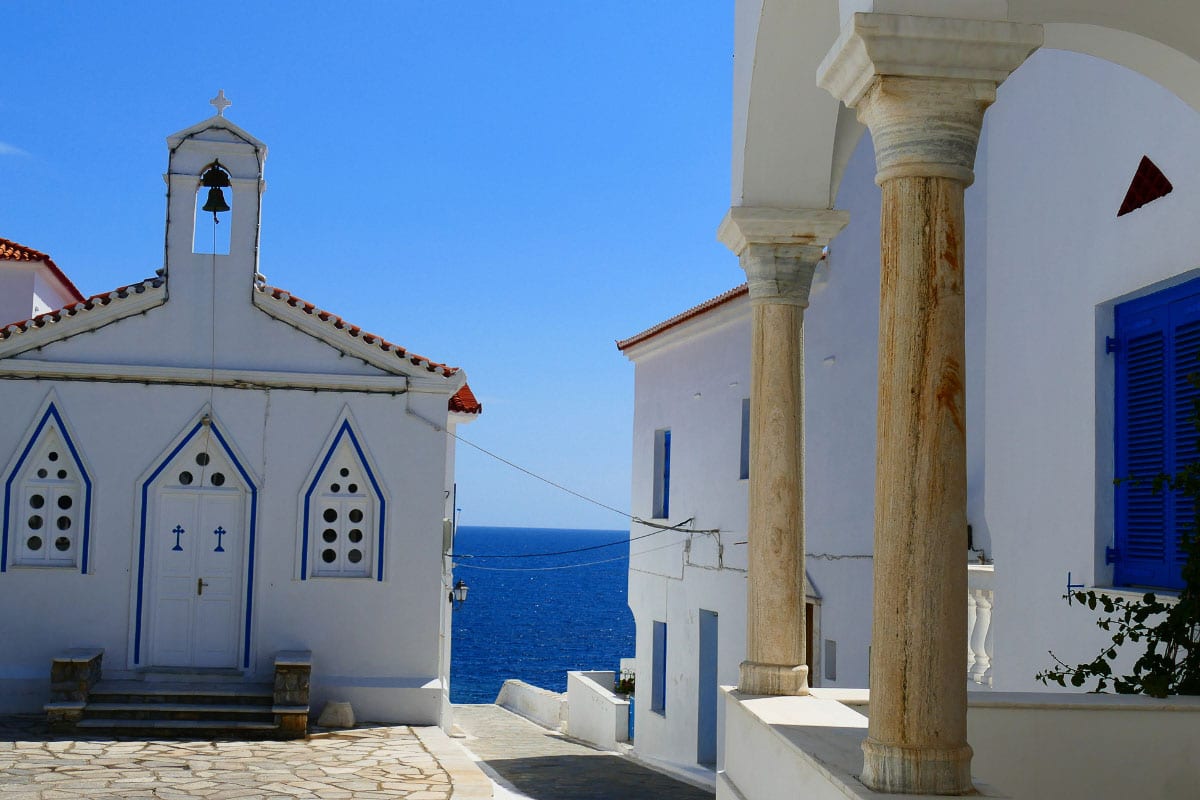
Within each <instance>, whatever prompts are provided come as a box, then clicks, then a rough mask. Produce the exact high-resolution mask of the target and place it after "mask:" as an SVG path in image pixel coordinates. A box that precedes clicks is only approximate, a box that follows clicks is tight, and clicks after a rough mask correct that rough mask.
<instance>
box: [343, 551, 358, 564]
mask: <svg viewBox="0 0 1200 800" xmlns="http://www.w3.org/2000/svg"><path fill="white" fill-rule="evenodd" d="M346 558H348V559H350V563H351V564H357V563H358V562H360V561H362V551H361V550H351V551H350V554H349V555H347V556H346Z"/></svg>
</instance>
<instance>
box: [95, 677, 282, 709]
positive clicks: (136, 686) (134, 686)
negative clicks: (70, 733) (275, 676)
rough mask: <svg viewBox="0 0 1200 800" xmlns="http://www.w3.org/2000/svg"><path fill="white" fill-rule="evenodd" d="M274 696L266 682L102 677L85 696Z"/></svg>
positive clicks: (100, 699)
mask: <svg viewBox="0 0 1200 800" xmlns="http://www.w3.org/2000/svg"><path fill="white" fill-rule="evenodd" d="M274 696H275V691H274V687H273V686H272V685H271V684H269V683H192V682H188V683H169V682H154V683H144V682H142V681H101V682H100V683H98V684H96V685H95V686H93V687H92V690H91V692H90V694H89V696H88V697H89V700H90V701H91V702H92V703H127V704H128V703H188V704H192V705H201V704H213V705H270V704H271V703H272V701H273V699H274Z"/></svg>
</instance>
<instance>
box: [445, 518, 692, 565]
mask: <svg viewBox="0 0 1200 800" xmlns="http://www.w3.org/2000/svg"><path fill="white" fill-rule="evenodd" d="M694 519H695V517H688V518H687V519H685V520H684V521H683V522H679V523H676V524H675V525H671V526H669V527H668V526H665V525H664V526H662V527H659V529H658V530H654V531H650V532H649V533H643V534H642V535H641V536H633V537H630V538H628V539H618V540H617V541H615V542H606V543H605V544H593V545H588V546H587V547H576V548H575V549H573V550H558V551H557V552H553V553H498V554H495V555H491V554H485V553H474V554H471V553H451V554H450V557H451V558H541V557H543V556H566V555H570V554H572V553H583V552H586V551H588V550H599V549H601V548H604V547H616V546H618V545H622V544H629V543H630V542H636V541H638V540H639V539H645V538H646V537H648V536H656V535H658V534H660V533H662V532H663V531H679V532H680V533H698V532H699V531H690V530H680V528H679V526H680V525H686V524H688V523H689V522H691V521H692V520H694Z"/></svg>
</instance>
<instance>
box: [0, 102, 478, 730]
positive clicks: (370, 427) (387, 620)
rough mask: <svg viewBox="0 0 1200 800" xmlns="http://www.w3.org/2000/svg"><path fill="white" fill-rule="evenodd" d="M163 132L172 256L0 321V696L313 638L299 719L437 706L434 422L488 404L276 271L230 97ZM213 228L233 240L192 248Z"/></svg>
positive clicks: (439, 614)
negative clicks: (63, 667) (110, 283)
mask: <svg viewBox="0 0 1200 800" xmlns="http://www.w3.org/2000/svg"><path fill="white" fill-rule="evenodd" d="M221 110H223V109H219V112H220V111H221ZM168 145H169V149H170V157H169V168H168V172H167V175H166V176H165V178H166V181H167V186H168V194H167V196H168V208H167V230H166V263H165V265H164V267H163V269H161V270H159V271H158V272H157V273H156V274H155V275H154V276H151V277H149V278H147V279H145V280H142V281H140V282H137V283H133V284H130V285H127V286H123V287H121V288H119V289H116V290H114V291H111V292H107V293H104V294H100V295H96V296H93V297H90V298H86V299H85V298H83V297H81V296H79V295H78V292H77V291H76V292H75V294H74V295H72V294H70V291H71V290H74V287H73V286H70V283H69V281H65V286H64V285H62V282H60V285H59V286H58V288H59V291H60V295H61V296H60V298H59V299H60V300H63V301H65V302H64V304H63V305H62V307H60V308H58V309H57V310H55V311H48V312H45V313H41V314H38V315H36V316H32V317H30V318H28V319H24V320H22V321H18V322H11V323H10V324H7V325H6V326H5V327H4V328H3V329H0V392H2V393H3V397H4V401H5V414H4V415H2V416H0V462H4V463H5V466H4V473H3V477H2V478H0V480H2V481H3V527H2V530H0V607H3V609H4V612H3V613H4V617H5V621H4V626H3V627H4V631H5V634H4V636H3V639H4V640H5V641H6V642H7V643H9V646H7V647H5V648H4V653H3V655H0V710H35V709H38V708H40V707H41V706H42V704H43V703H44V702H45V701H46V699H47V676H48V671H49V665H50V661H51V659H52V658H53V657H54V656H55V655H56V654H58V653H59V652H61V651H63V650H65V649H68V648H95V649H103V673H104V677H105V679H126V680H137V679H141V678H143V677H145V676H147V675H148V674H152V673H154V672H156V671H167V672H174V673H182V674H208V673H212V674H220V675H222V676H225V677H226V678H227V679H228V678H229V677H230V676H233V677H234V678H236V676H242V677H243V678H244V679H246V680H262V679H269V677H270V675H271V673H272V669H273V663H274V658H275V656H276V654H277V653H279V652H282V651H311V653H312V704H313V709H314V713H315V712H317V711H319V710H320V708H321V706H322V705H323V704H324V702H326V701H329V700H338V701H350V702H351V703H353V705H354V707H355V710H356V711H357V713H358V716H359V718H360V719H368V720H374V721H381V722H385V721H394V722H406V723H415V724H427V725H428V724H442V723H443V722H444V721H445V722H448V719H449V715H448V711H447V709H448V704H449V700H448V696H449V695H448V689H449V687H448V676H449V617H450V610H451V609H450V604H449V603H448V602H447V589H448V580H449V571H448V570H449V567H448V564H447V563H446V560H445V559H444V557H443V556H444V553H445V552H446V547H447V542H448V539H449V534H450V523H449V522H447V521H446V520H447V518H452V515H451V507H452V504H453V503H452V498H453V481H454V478H453V475H454V447H453V442H454V439H453V437H452V436H450V435H447V431H451V432H452V431H453V430H454V428H455V426H456V425H459V424H463V423H465V422H469V421H470V420H471V419H473V418H474V417H475V416H476V415H477V414H478V413H479V412H480V410H481V406H480V405H479V403H478V402H477V401H476V400H475V398H474V396H473V395H472V394H471V391H470V389H469V388H468V387H467V385H466V382H465V381H466V376H465V374H464V373H463V372H462V371H461V370H459V369H457V368H454V367H450V366H447V365H445V364H442V363H439V362H435V361H432V360H430V359H427V358H424V357H423V356H419V355H417V354H414V353H411V352H409V351H407V350H405V349H404V348H402V347H400V346H398V345H395V344H392V343H391V342H389V341H387V340H385V339H383V338H382V337H380V336H377V335H374V334H371V333H368V332H366V331H363V330H361V329H359V328H358V327H356V326H353V325H351V324H350V323H348V322H346V321H344V320H342V319H341V318H340V317H338V316H336V315H334V314H332V313H329V312H326V311H323V310H322V309H320V308H318V307H316V306H314V305H313V304H311V303H308V302H306V301H303V300H301V299H299V298H297V297H294V296H292V295H291V294H290V293H288V292H287V291H285V290H283V289H280V288H276V287H272V286H269V285H267V283H266V281H265V279H264V278H263V277H262V275H260V274H259V272H258V263H257V262H258V237H259V230H260V226H259V222H260V209H261V195H262V189H263V185H264V184H263V162H264V160H265V157H266V147H265V145H263V144H262V143H261V142H260V141H258V140H257V139H255V138H254V137H253V136H251V135H250V134H248V133H246V132H245V131H243V130H241V129H240V128H238V127H237V126H236V125H234V124H233V123H231V122H230V121H229V120H227V119H226V118H225V117H224V116H222V115H221V113H218V114H217V115H216V116H213V117H211V118H209V119H208V120H205V121H204V122H201V123H200V124H198V125H195V126H193V127H191V128H188V129H186V130H184V131H181V132H180V133H178V134H175V135H173V136H171V137H170V138H169V139H168ZM201 204H204V206H205V208H204V209H203V210H200V211H198V210H197V209H198V208H199V207H200V206H201ZM230 206H232V207H231V208H230ZM210 212H211V214H212V219H211V220H210V219H209V213H210ZM217 220H219V224H217V223H216V221H217ZM214 225H215V228H214V227H213V226H214ZM206 228H207V229H206ZM213 230H217V231H220V232H221V233H222V234H224V232H225V231H228V234H227V236H228V242H227V250H228V252H227V254H218V253H212V252H196V250H203V249H205V248H203V247H196V246H195V243H196V242H203V241H206V240H207V239H210V238H212V239H213V240H214V242H216V241H217V238H216V237H214V236H213V235H212V231H213ZM16 247H17V249H16V250H12V251H11V253H0V261H4V260H5V259H6V258H7V259H8V260H9V261H11V262H13V264H6V265H4V266H5V267H7V266H13V265H15V262H17V261H20V260H21V259H20V258H19V257H18V256H19V255H20V254H22V253H23V254H25V256H26V258H25V260H26V261H32V262H37V263H35V266H39V267H41V268H43V270H42V271H43V272H46V271H49V272H51V273H58V269H57V267H56V266H54V265H53V262H50V261H49V259H48V257H44V256H43V254H41V253H38V252H37V251H31V250H29V249H28V248H20V246H16ZM213 249H218V250H221V249H225V248H224V246H222V244H221V243H218V246H217V247H215V248H213ZM30 253H32V255H29V254H30ZM14 254H15V255H14ZM39 256H40V257H41V259H40V260H39V259H38V258H37V257H39ZM46 262H49V266H50V267H53V270H49V268H48V267H46ZM0 274H2V275H3V279H4V280H9V279H10V278H11V277H12V275H15V274H16V273H15V272H14V271H12V270H8V269H0ZM59 274H61V273H59ZM64 280H65V278H64ZM67 287H69V288H67ZM6 294H7V293H6ZM33 311H34V312H37V311H38V307H37V306H36V303H35V305H34V306H33ZM26 316H28V314H26Z"/></svg>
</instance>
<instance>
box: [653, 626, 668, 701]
mask: <svg viewBox="0 0 1200 800" xmlns="http://www.w3.org/2000/svg"><path fill="white" fill-rule="evenodd" d="M650 710H651V711H653V712H654V713H656V714H662V715H663V716H666V713H667V623H665V622H660V621H658V620H654V641H653V647H652V649H651V657H650Z"/></svg>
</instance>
